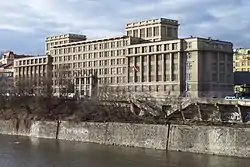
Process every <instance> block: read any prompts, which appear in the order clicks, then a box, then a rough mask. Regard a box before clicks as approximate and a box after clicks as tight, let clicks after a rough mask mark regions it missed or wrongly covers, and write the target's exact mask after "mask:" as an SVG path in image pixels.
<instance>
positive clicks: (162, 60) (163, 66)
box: [161, 54, 166, 82]
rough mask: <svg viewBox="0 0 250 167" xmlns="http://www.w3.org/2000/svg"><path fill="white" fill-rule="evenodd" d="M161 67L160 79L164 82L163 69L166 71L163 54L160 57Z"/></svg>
mask: <svg viewBox="0 0 250 167" xmlns="http://www.w3.org/2000/svg"><path fill="white" fill-rule="evenodd" d="M161 63H162V64H161V65H162V68H161V77H162V79H161V80H162V82H164V81H165V69H166V67H165V55H164V54H162V55H161Z"/></svg>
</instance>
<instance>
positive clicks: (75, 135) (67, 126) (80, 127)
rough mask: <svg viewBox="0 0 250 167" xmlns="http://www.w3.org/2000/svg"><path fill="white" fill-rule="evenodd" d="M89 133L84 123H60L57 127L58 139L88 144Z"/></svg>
mask: <svg viewBox="0 0 250 167" xmlns="http://www.w3.org/2000/svg"><path fill="white" fill-rule="evenodd" d="M89 133H90V132H89V128H88V126H87V125H86V123H85V122H80V123H74V122H66V121H62V122H61V123H60V126H59V133H58V139H62V140H71V141H84V142H89Z"/></svg>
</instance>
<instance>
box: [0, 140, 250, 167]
mask: <svg viewBox="0 0 250 167" xmlns="http://www.w3.org/2000/svg"><path fill="white" fill-rule="evenodd" d="M249 166H250V159H246V158H245V159H244V158H232V157H224V156H212V155H202V154H192V153H182V152H169V153H166V152H165V151H157V150H151V149H140V148H126V147H115V146H104V145H97V144H86V143H81V142H70V141H57V140H48V139H37V138H28V137H20V136H5V135H0V167H249Z"/></svg>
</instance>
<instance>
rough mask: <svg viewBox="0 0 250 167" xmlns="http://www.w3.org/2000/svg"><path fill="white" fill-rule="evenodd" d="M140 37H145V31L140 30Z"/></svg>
mask: <svg viewBox="0 0 250 167" xmlns="http://www.w3.org/2000/svg"><path fill="white" fill-rule="evenodd" d="M140 37H142V38H143V37H145V29H144V28H143V29H140Z"/></svg>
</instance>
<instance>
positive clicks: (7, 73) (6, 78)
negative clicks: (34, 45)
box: [0, 51, 28, 94]
mask: <svg viewBox="0 0 250 167" xmlns="http://www.w3.org/2000/svg"><path fill="white" fill-rule="evenodd" d="M24 57H28V56H27V55H18V54H15V53H14V52H12V51H7V52H4V53H3V54H2V55H1V58H0V87H1V88H0V93H4V94H6V93H9V94H10V93H14V91H15V88H14V78H13V76H14V65H13V64H14V63H13V62H14V60H16V59H20V58H24Z"/></svg>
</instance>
